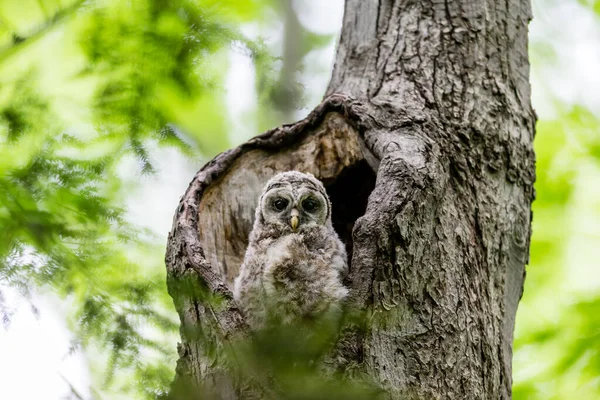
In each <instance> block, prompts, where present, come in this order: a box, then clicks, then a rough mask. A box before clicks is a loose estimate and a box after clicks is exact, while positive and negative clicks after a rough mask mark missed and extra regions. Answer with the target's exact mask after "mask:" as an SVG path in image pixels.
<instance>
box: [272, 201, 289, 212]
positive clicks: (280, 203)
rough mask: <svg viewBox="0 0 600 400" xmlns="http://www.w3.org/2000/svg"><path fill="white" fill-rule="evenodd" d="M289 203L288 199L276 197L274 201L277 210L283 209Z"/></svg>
mask: <svg viewBox="0 0 600 400" xmlns="http://www.w3.org/2000/svg"><path fill="white" fill-rule="evenodd" d="M287 205H288V201H287V200H286V199H281V198H280V199H275V201H274V202H273V208H274V209H276V210H277V211H283V210H285V208H286V207H287Z"/></svg>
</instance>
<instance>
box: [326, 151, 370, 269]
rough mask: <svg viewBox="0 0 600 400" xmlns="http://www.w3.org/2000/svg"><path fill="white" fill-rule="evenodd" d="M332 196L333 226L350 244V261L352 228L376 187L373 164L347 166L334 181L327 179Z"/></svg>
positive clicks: (344, 240)
mask: <svg viewBox="0 0 600 400" xmlns="http://www.w3.org/2000/svg"><path fill="white" fill-rule="evenodd" d="M324 184H325V189H326V190H327V195H328V196H329V199H330V200H331V220H332V223H333V228H334V229H335V231H336V232H337V234H338V235H339V236H340V239H341V240H342V242H343V243H344V244H345V245H346V251H347V253H348V265H350V261H351V257H352V229H353V228H354V224H355V223H356V220H357V219H358V218H359V217H361V216H362V215H364V213H365V211H366V209H367V202H368V200H369V194H371V192H372V191H373V189H374V188H375V173H374V172H373V170H372V169H371V167H370V166H369V164H368V163H367V162H366V161H365V160H362V161H360V162H358V163H357V164H355V165H352V166H350V167H347V168H344V170H343V171H342V172H341V174H340V175H339V176H338V177H337V178H336V179H335V180H334V181H332V182H331V183H328V182H324Z"/></svg>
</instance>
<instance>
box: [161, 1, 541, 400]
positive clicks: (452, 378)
mask: <svg viewBox="0 0 600 400" xmlns="http://www.w3.org/2000/svg"><path fill="white" fill-rule="evenodd" d="M529 19H530V5H529V1H528V0H505V1H502V2H497V1H492V0H487V1H475V0H470V1H469V0H462V1H439V2H426V1H401V0H396V1H394V0H379V1H377V0H347V1H346V8H345V15H344V23H343V30H342V36H341V39H340V44H339V48H338V55H337V59H336V66H335V69H334V72H333V76H332V79H331V83H330V86H329V88H328V93H329V94H333V93H344V95H332V96H330V97H327V98H326V99H325V100H324V102H323V103H322V104H321V105H319V106H318V107H317V108H316V109H315V111H313V112H312V113H311V114H310V115H309V116H308V117H307V118H306V119H305V120H302V121H300V122H298V123H296V124H292V125H287V126H283V127H281V128H278V129H275V130H272V131H270V132H267V133H265V134H263V135H261V136H258V137H257V138H254V139H252V140H250V141H249V142H247V143H246V144H244V145H242V146H240V147H238V148H236V149H234V150H231V151H229V152H226V153H224V154H221V155H219V156H218V157H217V158H215V159H214V160H213V161H211V162H210V163H209V164H207V165H206V166H205V167H203V168H202V170H200V172H199V173H198V174H197V175H196V177H195V178H194V180H193V181H192V183H191V184H190V187H189V189H188V191H187V192H186V194H185V195H184V196H183V198H182V200H181V204H180V207H179V209H178V211H177V214H176V216H175V220H174V227H173V231H172V232H171V235H170V237H169V245H168V251H167V268H168V277H169V290H170V293H171V295H172V296H173V298H174V300H175V304H176V307H177V310H178V311H179V314H180V317H181V320H182V344H181V346H180V356H181V358H180V361H179V363H178V371H177V377H176V384H175V387H176V386H177V384H178V382H192V383H194V384H200V383H202V382H204V383H206V382H207V381H210V380H211V379H212V381H213V382H214V386H215V387H218V388H220V389H218V390H217V391H218V393H219V396H220V397H221V398H240V397H244V392H243V390H242V389H241V388H240V387H239V385H238V386H236V383H235V382H234V381H233V380H232V379H230V378H228V377H227V376H224V375H226V374H222V373H221V372H220V369H219V368H220V367H219V365H220V364H219V360H218V359H217V357H218V356H217V355H216V354H218V352H213V351H208V350H207V349H206V348H205V347H206V346H202V345H200V344H199V343H200V342H199V340H198V339H197V333H196V336H194V334H191V333H190V332H196V331H197V330H198V329H199V328H197V327H199V326H201V327H202V328H201V330H202V331H203V332H204V336H206V335H209V336H210V337H214V341H215V346H216V347H220V346H227V342H228V341H229V340H230V339H231V338H232V337H235V336H236V335H240V334H241V335H243V334H244V333H245V329H246V328H245V325H244V322H243V318H242V316H241V315H240V314H239V312H238V311H237V308H236V306H235V304H233V302H232V300H231V295H230V292H229V288H228V282H229V281H230V279H231V278H232V277H233V276H235V274H236V272H237V266H238V264H239V260H240V259H241V257H242V256H243V252H244V250H245V245H246V240H247V239H246V238H247V233H248V232H249V229H250V227H251V223H252V216H253V215H252V210H253V207H254V205H255V202H256V195H257V193H259V192H260V189H261V187H262V185H263V184H264V182H265V181H266V179H268V178H269V177H270V176H272V175H273V174H275V173H277V172H279V171H282V170H286V169H299V170H303V171H309V172H313V173H314V174H315V175H316V176H317V177H319V178H320V179H322V180H324V182H325V184H326V186H327V189H328V191H329V194H330V196H331V198H332V203H333V207H334V210H333V215H334V218H335V217H336V213H337V220H336V229H337V230H338V232H339V233H340V235H341V236H342V238H344V240H345V242H346V244H347V246H348V248H349V249H350V250H351V251H350V254H351V266H350V269H351V273H350V276H349V279H348V282H347V283H348V285H349V286H350V287H351V304H352V305H353V306H355V307H358V308H360V309H365V310H367V311H368V312H369V313H370V315H371V317H370V318H369V320H368V321H369V326H368V329H367V330H366V331H362V330H361V331H355V330H352V329H349V330H348V331H347V332H345V333H344V335H343V336H342V339H341V341H340V345H339V348H338V352H339V356H338V357H336V363H337V365H336V367H337V368H338V369H339V370H340V371H343V372H345V373H346V374H348V375H353V374H355V373H357V372H358V373H360V374H365V373H366V374H367V375H368V376H370V377H372V378H373V379H374V380H375V381H376V382H377V383H378V384H379V385H381V386H382V387H383V388H384V389H385V390H386V391H387V392H388V393H389V396H390V398H393V399H400V398H415V399H417V398H418V399H432V398H436V399H437V398H439V399H441V398H448V399H466V398H468V399H497V398H502V399H507V398H510V396H511V358H512V335H513V328H514V317H515V313H516V308H517V304H518V301H519V299H520V296H521V293H522V288H523V277H524V271H525V270H524V266H525V264H526V262H527V259H528V249H529V237H530V220H531V208H530V205H531V201H532V200H533V197H534V190H533V182H534V179H535V168H534V154H533V134H534V124H535V116H534V112H533V110H532V108H531V104H530V87H529V82H528V77H529V64H528V58H527V24H528V21H529ZM242 194H243V196H244V197H243V198H242V197H241V196H242ZM367 196H368V201H367ZM350 232H351V234H350ZM182 282H185V284H182ZM182 285H187V286H186V287H192V288H196V287H197V288H201V290H199V291H198V290H195V289H194V290H192V292H193V293H194V294H190V290H183V289H182ZM214 294H217V295H219V296H222V297H223V298H224V299H225V300H224V301H221V302H220V303H219V306H218V307H216V306H214V305H211V304H213V303H211V302H210V301H207V298H208V297H210V296H212V295H214ZM189 327H196V328H195V329H189ZM223 376H224V377H223ZM223 382H226V383H223Z"/></svg>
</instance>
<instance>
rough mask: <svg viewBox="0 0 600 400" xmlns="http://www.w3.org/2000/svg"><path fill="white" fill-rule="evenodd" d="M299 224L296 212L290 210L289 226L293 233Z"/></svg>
mask: <svg viewBox="0 0 600 400" xmlns="http://www.w3.org/2000/svg"><path fill="white" fill-rule="evenodd" d="M299 222H300V220H299V219H298V211H297V210H295V209H294V210H292V218H291V219H290V226H291V227H292V230H293V231H294V232H295V231H296V228H298V223H299Z"/></svg>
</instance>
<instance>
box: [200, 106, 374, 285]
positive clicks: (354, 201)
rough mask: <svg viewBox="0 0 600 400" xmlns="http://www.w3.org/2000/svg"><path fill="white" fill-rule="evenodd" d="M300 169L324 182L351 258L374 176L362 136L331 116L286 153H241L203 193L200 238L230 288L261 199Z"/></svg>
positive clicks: (284, 150) (281, 150)
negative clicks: (277, 178)
mask: <svg viewBox="0 0 600 400" xmlns="http://www.w3.org/2000/svg"><path fill="white" fill-rule="evenodd" d="M290 170H297V171H301V172H308V173H311V174H313V175H314V176H315V177H317V178H318V179H320V180H321V181H322V182H323V184H324V186H325V188H326V190H327V193H328V195H329V198H330V199H331V203H332V222H333V227H334V229H335V230H336V232H337V233H338V235H339V236H340V239H341V240H342V241H343V243H344V244H345V245H346V249H347V252H348V256H349V260H348V261H349V262H350V257H351V255H352V250H353V243H352V229H353V228H354V224H355V223H356V220H357V219H358V218H359V217H360V216H362V215H364V213H365V211H366V207H367V202H368V198H369V195H370V193H371V192H372V191H373V189H374V187H375V173H374V172H373V170H372V169H371V167H370V166H369V164H368V163H367V161H366V160H365V158H364V155H363V151H362V148H361V145H360V139H359V135H358V133H357V132H356V131H355V130H354V128H352V126H350V125H348V124H347V123H346V121H345V118H344V117H343V116H342V115H339V114H337V113H331V114H329V115H328V116H327V117H325V118H324V120H323V122H322V123H321V124H320V125H318V126H317V127H315V128H313V130H312V131H310V132H309V133H308V134H306V135H305V136H303V137H302V138H301V139H300V140H299V141H298V142H297V143H295V144H294V145H291V146H289V147H286V148H279V147H278V148H277V151H272V150H271V149H268V148H265V149H253V150H250V151H247V152H244V153H243V154H241V155H240V156H239V157H238V158H237V159H236V160H235V161H234V162H233V163H232V164H231V165H230V166H228V168H227V170H226V171H225V172H224V173H223V174H222V175H221V176H220V177H219V179H218V180H216V181H215V182H213V183H212V184H211V185H210V187H208V188H207V189H206V191H205V192H204V193H203V194H202V198H201V200H200V204H199V208H198V222H197V223H198V234H199V237H200V243H201V246H202V251H203V254H204V257H205V258H206V260H207V261H208V262H209V263H210V264H211V265H212V266H213V268H214V269H215V271H217V272H219V273H220V274H222V276H223V277H224V278H225V280H226V282H227V283H228V284H229V285H231V284H232V283H233V280H234V279H235V277H236V276H237V274H238V272H239V267H240V265H241V263H242V261H243V258H244V254H245V251H246V247H247V245H248V236H249V234H250V231H251V230H252V226H253V223H254V217H255V210H256V206H257V203H258V199H259V196H260V194H261V192H262V190H263V188H264V185H265V184H266V183H267V182H268V180H269V179H270V178H271V177H273V176H274V175H275V174H277V173H278V172H283V171H290Z"/></svg>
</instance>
